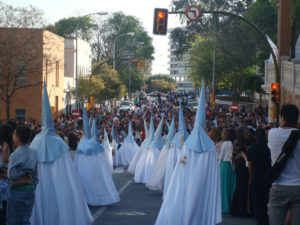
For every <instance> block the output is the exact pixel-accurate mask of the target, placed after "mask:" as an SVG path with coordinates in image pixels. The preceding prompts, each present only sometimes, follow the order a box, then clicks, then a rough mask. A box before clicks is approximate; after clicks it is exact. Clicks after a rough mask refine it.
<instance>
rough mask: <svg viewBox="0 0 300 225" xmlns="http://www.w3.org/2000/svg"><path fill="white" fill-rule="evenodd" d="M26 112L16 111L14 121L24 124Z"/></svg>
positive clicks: (22, 110)
mask: <svg viewBox="0 0 300 225" xmlns="http://www.w3.org/2000/svg"><path fill="white" fill-rule="evenodd" d="M25 115H26V110H25V109H16V120H21V121H22V122H25V119H26V116H25Z"/></svg>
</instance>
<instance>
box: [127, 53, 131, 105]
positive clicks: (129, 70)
mask: <svg viewBox="0 0 300 225" xmlns="http://www.w3.org/2000/svg"><path fill="white" fill-rule="evenodd" d="M128 72H129V90H128V92H129V93H128V95H129V100H130V101H131V97H132V96H131V95H132V94H131V59H129V62H128Z"/></svg>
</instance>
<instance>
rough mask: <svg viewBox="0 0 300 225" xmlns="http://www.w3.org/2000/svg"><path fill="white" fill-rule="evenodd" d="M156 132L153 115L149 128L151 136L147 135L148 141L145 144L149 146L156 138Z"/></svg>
mask: <svg viewBox="0 0 300 225" xmlns="http://www.w3.org/2000/svg"><path fill="white" fill-rule="evenodd" d="M154 132H155V128H154V123H153V117H152V116H151V119H150V128H149V137H146V143H145V146H146V148H149V147H150V145H151V143H152V141H153V139H154Z"/></svg>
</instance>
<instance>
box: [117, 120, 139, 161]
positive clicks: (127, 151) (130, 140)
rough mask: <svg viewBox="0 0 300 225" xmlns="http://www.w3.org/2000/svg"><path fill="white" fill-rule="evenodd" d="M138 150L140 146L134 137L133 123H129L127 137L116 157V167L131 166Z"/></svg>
mask: <svg viewBox="0 0 300 225" xmlns="http://www.w3.org/2000/svg"><path fill="white" fill-rule="evenodd" d="M138 149H139V146H138V145H137V144H136V143H135V141H134V137H133V135H132V126H131V121H129V125H128V134H127V137H126V138H125V139H124V143H123V144H122V146H121V147H120V149H119V151H118V152H117V155H116V165H122V166H129V164H130V162H131V160H132V159H133V157H134V155H135V153H136V152H137V151H138Z"/></svg>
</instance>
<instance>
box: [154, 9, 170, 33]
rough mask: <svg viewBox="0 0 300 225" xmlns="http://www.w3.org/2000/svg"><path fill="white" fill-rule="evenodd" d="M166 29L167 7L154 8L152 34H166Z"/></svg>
mask: <svg viewBox="0 0 300 225" xmlns="http://www.w3.org/2000/svg"><path fill="white" fill-rule="evenodd" d="M167 29H168V9H159V8H156V9H154V26H153V34H158V35H166V34H167Z"/></svg>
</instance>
